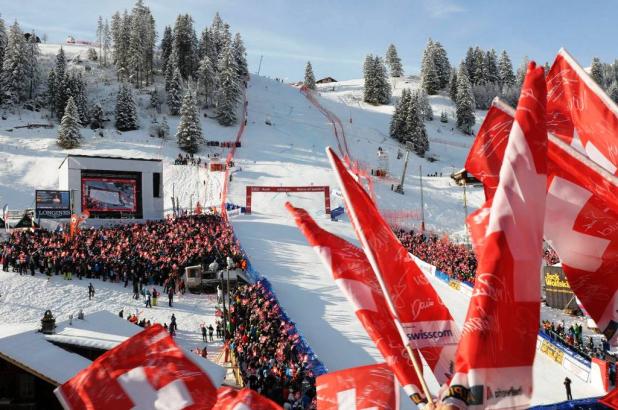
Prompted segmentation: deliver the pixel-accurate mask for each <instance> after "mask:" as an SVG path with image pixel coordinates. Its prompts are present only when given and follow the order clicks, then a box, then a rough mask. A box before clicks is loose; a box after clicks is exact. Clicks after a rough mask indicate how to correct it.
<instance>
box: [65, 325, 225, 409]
mask: <svg viewBox="0 0 618 410" xmlns="http://www.w3.org/2000/svg"><path fill="white" fill-rule="evenodd" d="M54 393H55V394H56V396H57V397H58V399H59V400H60V403H61V404H62V406H63V407H64V408H65V409H71V410H73V409H75V410H77V409H88V410H95V409H101V410H103V409H114V410H124V409H127V410H129V409H133V410H146V409H166V410H181V409H195V410H197V409H210V408H212V407H213V406H214V404H215V402H216V400H217V389H216V387H215V386H214V385H213V383H212V382H211V380H210V378H209V377H208V375H206V374H205V373H204V372H203V371H202V370H201V369H200V368H199V367H198V366H197V365H196V364H195V363H194V362H192V361H191V360H190V359H188V358H187V357H186V356H185V355H184V353H183V352H182V350H180V348H178V346H176V343H174V340H173V339H172V337H171V336H170V335H169V333H168V332H167V331H166V330H165V329H164V328H163V327H162V326H161V325H158V324H157V325H154V326H151V327H149V328H148V329H146V330H144V331H142V332H140V333H138V334H136V335H135V336H133V337H131V338H129V339H127V340H125V341H124V342H123V343H121V344H120V345H118V346H116V347H115V348H114V349H112V350H110V351H108V352H107V353H105V354H103V355H102V356H101V357H99V358H98V359H97V360H95V361H94V362H93V363H92V364H91V365H90V366H89V367H87V368H86V369H84V370H82V371H81V372H79V373H78V374H77V375H75V377H73V378H72V379H71V380H69V381H68V382H66V383H64V384H63V385H62V386H60V387H58V388H57V389H56V390H54Z"/></svg>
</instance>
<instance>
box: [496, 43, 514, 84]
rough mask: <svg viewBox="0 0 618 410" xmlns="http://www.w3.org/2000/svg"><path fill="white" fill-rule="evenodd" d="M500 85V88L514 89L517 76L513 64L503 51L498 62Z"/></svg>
mask: <svg viewBox="0 0 618 410" xmlns="http://www.w3.org/2000/svg"><path fill="white" fill-rule="evenodd" d="M498 84H499V85H500V87H504V86H507V87H512V86H513V85H515V74H513V63H511V59H510V58H509V55H508V53H507V52H506V50H502V53H501V54H500V60H498Z"/></svg>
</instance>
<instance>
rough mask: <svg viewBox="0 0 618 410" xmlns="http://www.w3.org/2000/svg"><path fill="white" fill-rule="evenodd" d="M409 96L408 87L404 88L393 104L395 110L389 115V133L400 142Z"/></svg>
mask: <svg viewBox="0 0 618 410" xmlns="http://www.w3.org/2000/svg"><path fill="white" fill-rule="evenodd" d="M410 98H412V96H411V93H410V89H409V88H404V89H403V90H402V91H401V97H399V101H398V102H397V104H396V105H395V111H394V112H393V116H392V117H391V124H390V129H389V134H390V136H391V137H393V138H396V139H397V140H398V141H400V142H403V141H404V139H405V124H406V115H407V114H406V113H407V109H408V106H409V104H410Z"/></svg>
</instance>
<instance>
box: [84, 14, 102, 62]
mask: <svg viewBox="0 0 618 410" xmlns="http://www.w3.org/2000/svg"><path fill="white" fill-rule="evenodd" d="M103 29H104V26H103V16H99V18H97V34H96V35H97V41H96V46H97V47H98V48H99V53H98V54H97V52H96V50H95V54H97V55H101V54H103ZM88 59H89V60H92V61H95V60H96V58H94V59H93V58H90V49H88Z"/></svg>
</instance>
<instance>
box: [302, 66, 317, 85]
mask: <svg viewBox="0 0 618 410" xmlns="http://www.w3.org/2000/svg"><path fill="white" fill-rule="evenodd" d="M303 84H304V85H305V87H307V88H308V89H310V90H315V76H314V75H313V67H311V61H307V65H305V81H304V82H303Z"/></svg>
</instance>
